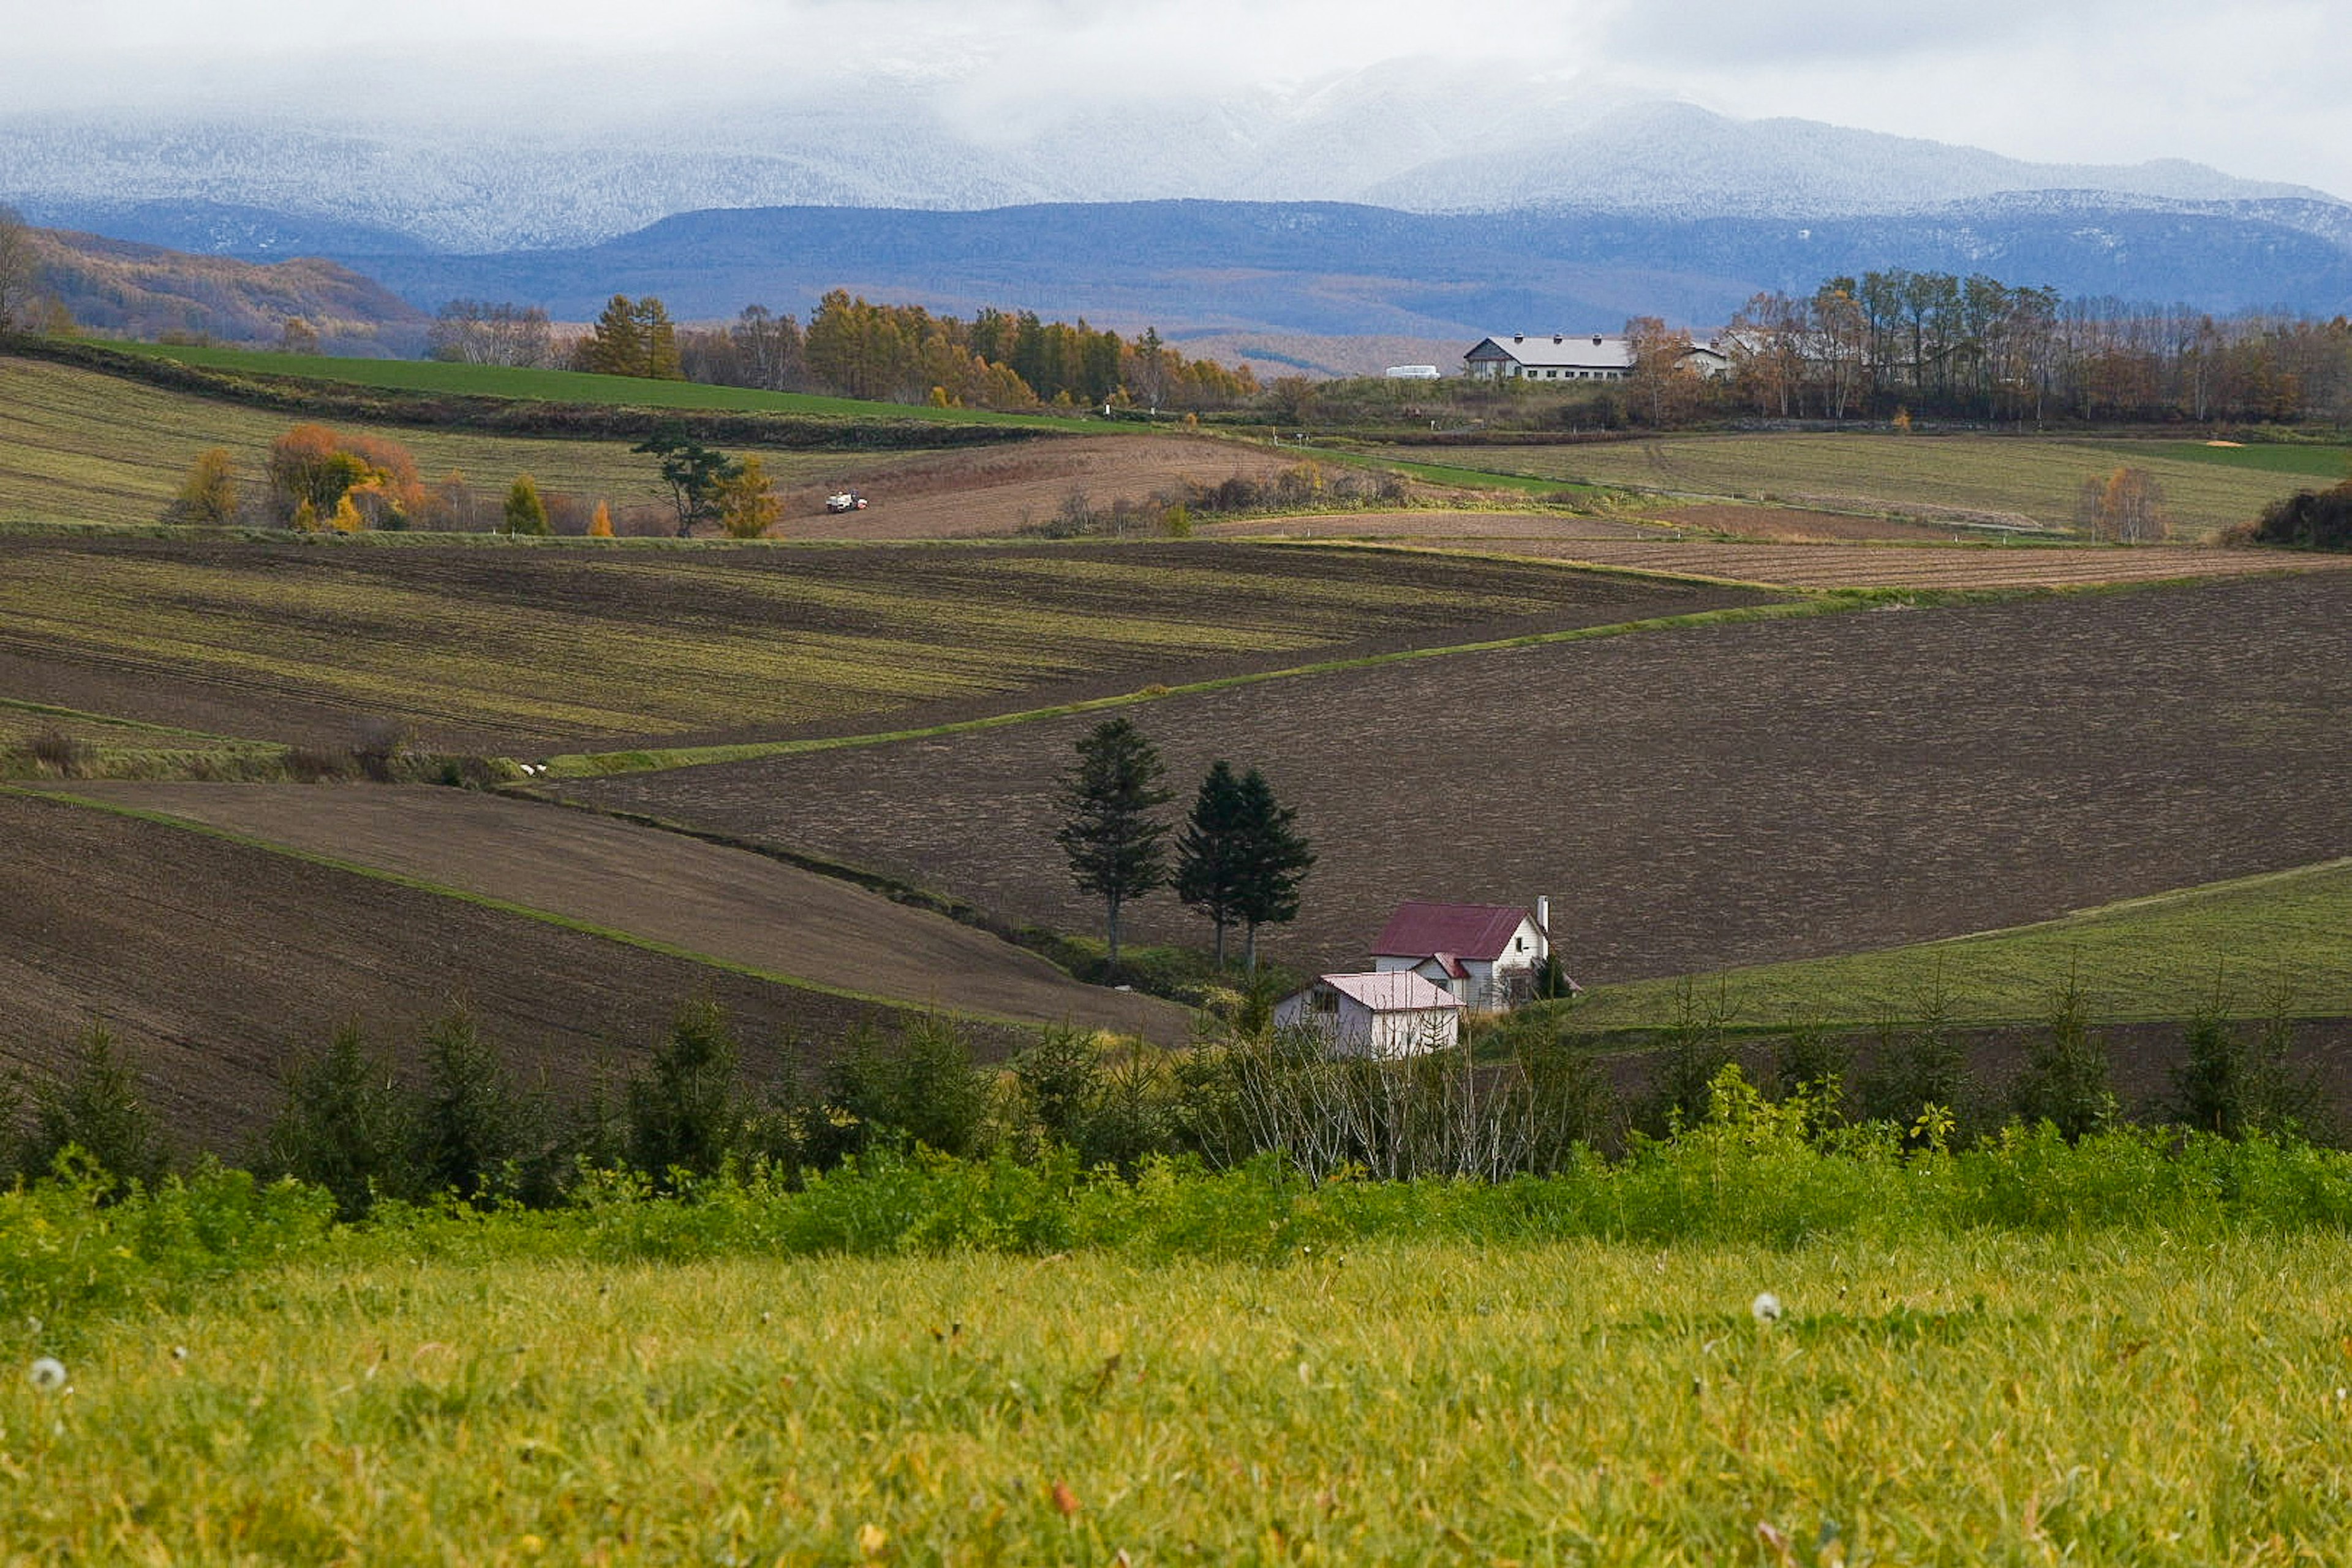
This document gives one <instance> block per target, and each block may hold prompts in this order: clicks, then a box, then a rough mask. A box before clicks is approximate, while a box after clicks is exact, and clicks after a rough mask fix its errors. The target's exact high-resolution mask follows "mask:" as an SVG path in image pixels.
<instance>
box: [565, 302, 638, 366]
mask: <svg viewBox="0 0 2352 1568" xmlns="http://www.w3.org/2000/svg"><path fill="white" fill-rule="evenodd" d="M645 362H646V343H645V334H644V333H642V332H641V331H638V330H637V306H636V301H635V300H632V299H630V298H629V297H628V296H627V295H626V294H615V295H614V296H613V298H612V300H611V301H610V302H609V303H607V304H606V305H605V307H604V314H603V315H601V316H598V317H597V318H596V324H595V326H594V327H593V328H592V329H591V331H590V335H589V337H588V338H587V339H586V340H585V341H584V342H582V343H581V345H580V359H579V365H580V368H581V369H583V370H592V371H594V372H596V373H597V374H600V375H638V374H643V373H642V372H641V371H640V370H639V369H638V367H639V366H640V365H642V364H644V363H645Z"/></svg>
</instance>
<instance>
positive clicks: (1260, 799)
mask: <svg viewBox="0 0 2352 1568" xmlns="http://www.w3.org/2000/svg"><path fill="white" fill-rule="evenodd" d="M1235 806H1236V810H1237V813H1238V815H1239V818H1240V826H1239V856H1238V863H1239V868H1240V876H1241V880H1240V889H1239V891H1240V897H1239V899H1238V900H1236V901H1235V904H1234V913H1235V914H1236V915H1238V916H1239V917H1240V919H1241V922H1242V928H1243V931H1244V933H1245V935H1244V953H1245V960H1244V967H1246V968H1247V969H1248V971H1249V973H1252V974H1255V973H1257V928H1258V927H1260V926H1262V925H1286V924H1288V923H1289V922H1290V921H1294V920H1296V919H1297V918H1298V886H1299V884H1300V883H1301V882H1303V881H1305V880H1306V879H1307V871H1308V870H1309V869H1310V868H1312V867H1313V866H1314V864H1315V851H1314V850H1313V849H1312V848H1311V847H1308V845H1307V840H1306V839H1305V838H1304V837H1301V836H1300V835H1299V832H1298V828H1297V819H1298V813H1297V811H1296V810H1294V809H1292V808H1291V807H1289V806H1286V805H1283V804H1282V803H1281V802H1280V801H1278V800H1276V798H1275V796H1274V786H1273V785H1271V784H1267V783H1266V782H1265V774H1264V773H1259V772H1258V771H1257V770H1256V769H1255V768H1252V769H1251V770H1250V771H1249V772H1248V773H1244V774H1243V775H1242V782H1241V784H1240V787H1239V790H1238V792H1237V795H1236V797H1235Z"/></svg>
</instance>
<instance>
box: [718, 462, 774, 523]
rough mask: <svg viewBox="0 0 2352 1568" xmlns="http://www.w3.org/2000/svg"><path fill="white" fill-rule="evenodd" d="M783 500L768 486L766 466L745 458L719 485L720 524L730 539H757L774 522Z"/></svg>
mask: <svg viewBox="0 0 2352 1568" xmlns="http://www.w3.org/2000/svg"><path fill="white" fill-rule="evenodd" d="M782 515H783V503H782V501H780V500H777V499H776V492H775V491H774V490H772V489H769V488H768V470H767V466H766V465H765V464H763V463H761V461H760V459H759V458H744V459H743V461H742V463H741V464H740V466H738V467H737V468H736V470H735V472H734V473H733V474H732V475H731V476H730V477H729V478H727V479H722V480H720V481H719V527H721V528H723V529H725V530H726V531H727V537H728V538H730V539H757V538H759V537H760V536H761V535H762V534H764V533H766V532H767V531H768V530H769V529H771V528H773V527H774V526H775V525H776V521H777V520H778V519H779V518H781V517H782Z"/></svg>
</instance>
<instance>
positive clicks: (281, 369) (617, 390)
mask: <svg viewBox="0 0 2352 1568" xmlns="http://www.w3.org/2000/svg"><path fill="white" fill-rule="evenodd" d="M107 346H108V347H109V348H115V349H120V350H121V351H122V352H124V353H137V354H144V355H147V356H149V357H151V358H154V359H171V360H178V361H180V362H181V363H184V364H192V365H201V366H204V367H205V368H206V369H211V370H227V371H236V372H240V373H243V374H250V375H274V376H298V377H304V378H308V379H311V380H317V381H333V382H341V383H344V384H349V385H352V386H372V387H380V388H383V389H385V390H388V391H400V392H437V393H456V394H461V395H467V396H473V397H508V398H516V399H520V400H522V401H526V402H536V403H590V404H600V403H601V404H611V405H618V406H622V407H628V408H680V409H723V410H728V411H730V412H739V413H774V414H815V415H825V416H835V417H845V418H855V419H876V418H891V419H928V420H931V421H934V422H935V423H939V424H943V425H1019V426H1034V427H1041V428H1045V429H1066V430H1090V431H1100V430H1103V429H1105V428H1106V427H1107V426H1105V425H1104V424H1103V423H1102V422H1101V421H1098V420H1087V419H1080V418H1074V417H1058V416H1046V415H1029V414H999V413H995V412H993V411H992V410H989V409H985V408H933V407H931V406H929V405H927V404H908V403H869V402H865V401H862V400H859V399H856V398H849V397H819V396H814V395H810V394H807V393H798V392H761V391H759V390H757V389H755V388H751V387H743V386H706V385H702V384H698V383H695V382H688V381H650V380H646V379H644V378H642V377H638V376H627V375H590V374H585V373H583V372H581V371H573V370H520V369H516V368H514V367H511V366H507V365H486V364H447V363H442V362H440V361H437V360H388V359H331V358H326V357H321V356H318V355H312V354H281V353H268V352H266V351H263V350H258V349H228V348H212V347H203V348H197V347H188V346H184V345H180V344H172V343H110V344H108V345H107Z"/></svg>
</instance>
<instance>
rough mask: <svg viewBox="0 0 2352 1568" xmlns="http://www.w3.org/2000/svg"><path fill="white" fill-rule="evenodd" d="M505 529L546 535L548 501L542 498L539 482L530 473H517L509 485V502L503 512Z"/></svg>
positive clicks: (512, 531) (511, 531) (547, 529)
mask: <svg viewBox="0 0 2352 1568" xmlns="http://www.w3.org/2000/svg"><path fill="white" fill-rule="evenodd" d="M503 521H504V523H505V531H507V532H509V533H525V534H533V535H544V534H546V533H547V532H549V528H548V525H547V503H546V502H545V501H544V500H541V499H540V494H539V483H538V481H537V480H535V479H532V478H531V477H530V475H529V474H517V475H516V476H515V482H514V483H513V484H512V485H510V486H509V487H508V489H507V504H506V510H505V512H504V514H503Z"/></svg>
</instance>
